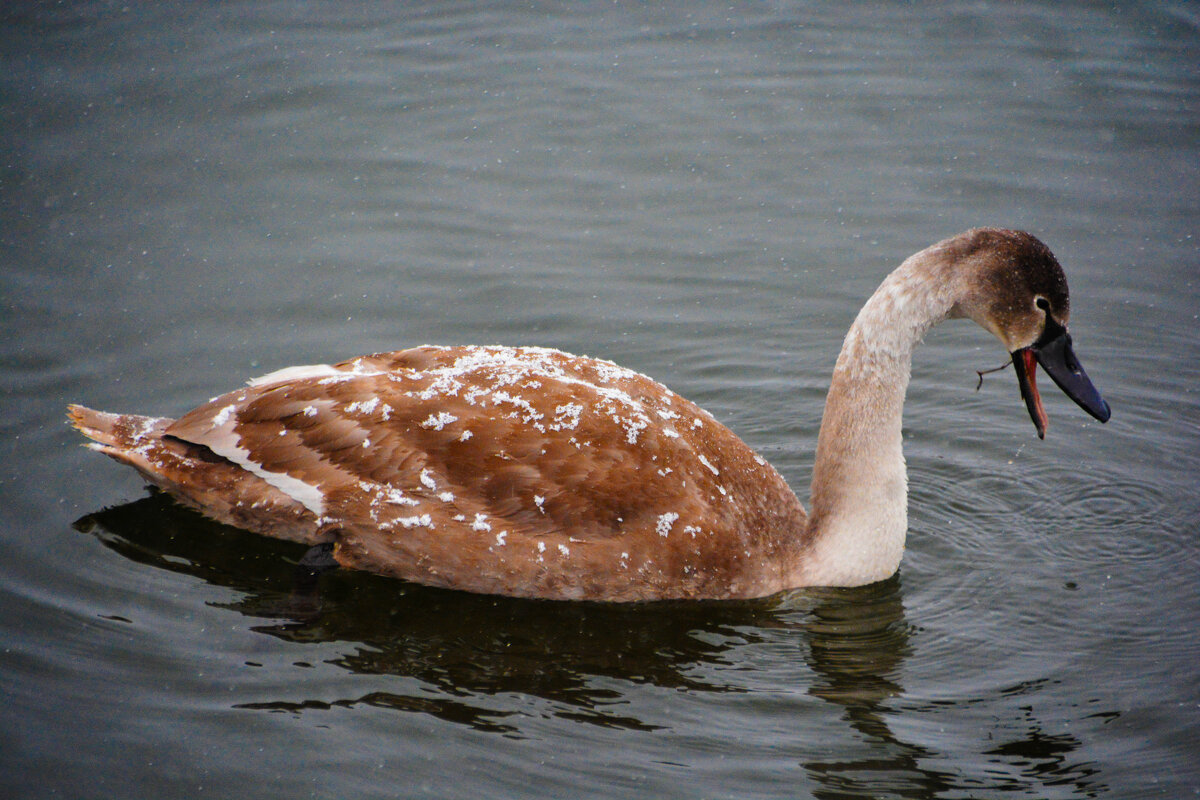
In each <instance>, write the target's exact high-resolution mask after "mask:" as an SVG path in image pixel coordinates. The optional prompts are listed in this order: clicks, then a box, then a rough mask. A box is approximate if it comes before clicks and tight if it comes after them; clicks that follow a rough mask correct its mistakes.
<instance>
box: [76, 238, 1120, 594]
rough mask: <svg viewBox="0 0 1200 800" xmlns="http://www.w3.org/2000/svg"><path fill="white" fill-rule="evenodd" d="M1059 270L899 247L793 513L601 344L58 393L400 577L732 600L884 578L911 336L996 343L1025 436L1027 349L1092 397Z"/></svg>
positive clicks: (901, 522)
mask: <svg viewBox="0 0 1200 800" xmlns="http://www.w3.org/2000/svg"><path fill="white" fill-rule="evenodd" d="M1068 315H1069V299H1068V294H1067V285H1066V280H1065V278H1064V276H1063V274H1062V270H1061V268H1060V267H1059V265H1058V262H1057V261H1056V260H1055V259H1054V256H1053V255H1052V254H1051V253H1050V251H1049V249H1047V248H1046V247H1045V245H1043V244H1042V243H1041V242H1039V241H1038V240H1037V239H1035V238H1034V237H1032V236H1030V235H1029V234H1025V233H1021V232H1017V231H1008V230H1001V229H976V230H972V231H968V232H966V233H964V234H960V235H959V236H956V237H953V238H951V239H947V240H945V241H943V242H939V243H938V244H936V245H933V246H932V247H930V248H927V249H925V250H923V251H921V252H920V253H917V254H916V255H914V256H912V257H910V258H909V259H908V260H906V261H905V262H904V263H903V264H902V265H901V266H900V267H899V268H897V269H896V270H895V271H894V272H893V273H892V274H891V275H890V276H888V277H887V279H886V280H884V282H883V283H882V285H881V286H880V287H879V289H878V290H877V291H876V292H875V294H874V295H873V296H872V297H871V298H870V300H868V301H867V303H866V305H864V306H863V308H862V310H861V311H860V313H859V315H858V317H857V319H856V320H855V322H854V324H853V326H852V327H851V329H850V332H849V333H848V334H847V336H846V339H845V342H844V344H843V347H842V351H841V355H840V356H839V357H838V360H837V363H836V365H835V368H834V373H833V378H832V380H831V385H830V390H829V395H828V399H827V402H826V406H825V414H824V419H823V421H822V425H821V432H820V435H819V438H818V442H817V457H816V463H815V467H814V473H813V480H812V488H811V511H810V512H809V513H808V514H806V513H805V510H804V508H803V507H802V506H801V504H800V502H799V500H797V498H796V496H795V494H794V493H793V492H792V490H791V489H790V488H788V486H787V484H786V482H785V481H784V480H783V478H782V477H781V476H780V475H779V473H778V472H776V471H775V469H774V468H772V467H771V466H770V464H768V463H767V462H766V461H765V460H764V459H763V458H761V457H760V456H758V455H757V454H755V453H754V452H753V451H752V450H751V449H750V448H749V447H748V446H747V445H746V444H745V443H743V442H742V441H741V440H740V439H739V438H738V437H737V436H736V435H734V434H733V433H732V432H731V431H730V430H729V429H727V428H726V427H725V426H723V425H721V424H720V423H718V422H717V421H716V420H715V419H713V417H712V416H711V415H709V414H708V413H707V412H705V411H704V410H703V409H701V408H699V407H698V406H696V405H695V404H693V403H691V402H690V401H688V400H686V399H684V398H682V397H680V396H679V395H677V394H675V393H674V392H672V391H671V390H670V389H667V388H666V387H665V386H663V385H662V384H659V383H657V382H655V381H653V380H651V379H650V378H647V377H646V376H644V375H640V374H638V373H636V372H633V371H631V370H627V369H624V368H622V367H619V366H617V365H616V364H613V363H611V362H608V361H602V360H598V359H593V358H587V357H580V356H573V355H569V354H566V353H562V352H559V351H556V350H549V349H545V348H535V347H432V346H426V347H418V348H414V349H410V350H403V351H399V352H394V353H382V354H376V355H370V356H364V357H361V358H356V359H351V360H349V361H344V362H341V363H339V364H334V365H315V366H304V367H291V368H288V369H284V370H280V371H278V372H274V373H271V374H269V375H266V376H263V377H261V378H257V379H255V380H253V381H251V382H250V383H249V384H248V385H246V386H245V387H243V388H241V389H238V390H236V391H233V392H230V393H228V394H225V395H222V396H220V397H217V398H214V399H213V400H211V401H209V402H208V403H206V404H204V405H202V406H200V407H198V408H196V409H194V410H192V411H190V412H188V413H187V414H185V415H183V416H182V417H180V418H179V419H168V418H159V417H143V416H138V415H132V414H109V413H106V412H99V411H93V410H91V409H87V408H83V407H81V406H72V407H71V408H70V411H69V414H70V418H71V421H72V423H73V424H74V425H75V426H76V427H77V428H78V429H79V430H80V431H81V432H83V433H84V434H85V435H87V436H88V437H90V438H92V439H93V440H94V442H93V443H92V444H91V446H92V447H93V448H94V449H96V450H98V451H100V452H103V453H105V454H107V455H109V456H111V457H113V458H115V459H116V460H118V461H120V462H122V463H125V464H128V465H130V466H132V467H134V468H135V469H137V470H138V471H139V472H140V473H141V474H142V475H143V476H145V477H146V479H147V480H149V481H150V482H151V483H153V484H155V485H157V486H159V487H160V488H162V489H163V490H165V491H167V492H168V493H170V494H171V495H172V496H174V497H176V498H177V499H179V500H180V501H182V502H183V503H185V504H187V505H190V506H192V507H194V508H197V509H198V510H200V511H201V512H203V513H204V514H206V515H208V516H209V517H211V518H213V519H216V520H218V521H220V522H223V523H227V524H231V525H235V526H238V527H242V528H246V529H249V530H252V531H256V532H259V533H262V534H266V535H269V536H275V537H278V538H284V539H290V540H295V541H299V542H304V543H308V544H312V545H317V544H328V545H331V546H332V549H333V555H334V558H335V559H336V560H337V562H338V563H340V564H342V565H344V566H348V567H353V568H359V569H365V570H369V571H372V572H377V573H381V574H384V575H391V576H395V577H399V578H403V579H406V580H412V581H417V582H420V583H425V584H430V585H435V586H443V587H448V588H456V589H462V590H467V591H474V592H484V593H493V594H504V595H516V596H526V597H538V598H551V599H586V600H603V601H639V600H655V599H666V598H696V599H699V598H746V597H760V596H766V595H770V594H774V593H776V592H779V591H783V590H785V589H790V588H795V587H800V586H814V585H822V586H829V585H839V586H853V585H861V584H866V583H870V582H873V581H877V580H882V579H884V578H886V577H888V576H889V575H891V574H892V573H893V572H895V571H896V569H897V568H898V566H899V564H900V560H901V557H902V555H903V550H904V540H905V534H906V531H907V480H906V474H905V467H904V456H903V453H902V451H901V422H902V412H903V404H904V395H905V391H906V389H907V385H908V380H909V372H910V364H911V360H912V351H913V348H914V346H915V344H916V343H917V342H918V341H919V340H920V338H921V337H922V335H923V334H924V333H925V332H926V331H927V330H928V329H929V328H930V327H931V326H932V325H934V324H936V323H938V322H940V321H942V320H944V319H947V318H953V317H967V318H970V319H974V320H975V321H976V322H978V323H979V324H980V325H982V326H983V327H984V328H985V329H987V330H989V331H991V332H992V333H993V334H995V335H996V336H997V337H998V338H999V339H1000V340H1001V342H1002V343H1003V344H1004V345H1005V347H1006V349H1007V350H1008V351H1009V352H1010V353H1012V354H1013V363H1014V366H1015V368H1016V371H1017V374H1018V379H1019V382H1020V386H1021V391H1022V394H1023V396H1024V397H1025V400H1026V404H1027V406H1028V408H1029V412H1030V414H1031V416H1032V417H1033V420H1034V423H1035V425H1036V426H1037V429H1038V434H1039V436H1041V435H1043V434H1044V431H1045V424H1046V419H1045V412H1044V411H1043V410H1042V406H1041V400H1040V396H1039V395H1038V391H1037V387H1036V382H1035V380H1034V372H1035V370H1036V366H1037V365H1039V364H1040V365H1041V366H1042V367H1043V369H1045V370H1046V371H1047V373H1048V374H1049V375H1050V376H1051V377H1052V378H1053V379H1054V380H1055V382H1056V383H1058V384H1059V386H1060V387H1061V388H1062V389H1063V390H1064V391H1065V392H1066V393H1067V394H1068V395H1069V396H1071V397H1072V398H1073V399H1075V400H1076V402H1077V403H1079V404H1080V405H1081V406H1082V407H1083V408H1084V409H1085V410H1087V411H1088V412H1089V413H1091V414H1092V415H1093V416H1095V417H1097V418H1098V419H1101V421H1104V420H1107V419H1108V416H1109V410H1108V406H1107V404H1105V403H1104V401H1103V400H1102V399H1101V398H1100V395H1099V394H1098V392H1096V390H1095V388H1094V387H1093V386H1092V384H1091V382H1090V381H1089V380H1088V378H1087V376H1086V374H1084V373H1083V370H1082V368H1081V367H1079V364H1078V361H1077V360H1076V359H1075V357H1074V353H1073V351H1072V349H1071V342H1070V337H1069V335H1068V334H1067V333H1066V322H1067V318H1068Z"/></svg>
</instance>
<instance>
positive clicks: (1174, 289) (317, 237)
mask: <svg viewBox="0 0 1200 800" xmlns="http://www.w3.org/2000/svg"><path fill="white" fill-rule="evenodd" d="M0 33H2V36H0V48H2V62H0V92H2V95H0V142H2V145H3V151H2V153H0V203H2V206H0V213H2V215H3V216H2V221H0V248H2V249H0V258H2V259H3V269H2V282H0V287H2V288H0V292H2V301H3V302H2V308H3V313H2V317H0V328H2V331H3V334H2V337H0V386H2V387H3V395H2V397H3V401H2V402H3V411H4V413H3V415H2V417H0V425H2V426H3V436H2V438H0V446H2V447H3V456H4V458H3V467H0V636H2V642H0V686H2V687H3V701H2V702H0V795H3V796H5V797H13V798H18V797H19V798H25V797H29V798H32V797H39V798H41V797H79V798H83V797H139V798H157V797H162V798H178V797H196V796H213V797H224V798H233V797H300V796H314V797H385V796H386V797H468V798H479V797H488V798H502V797H565V796H570V797H639V798H640V797H688V798H691V797H729V798H760V797H761V798H766V797H814V798H816V797H819V798H837V797H938V798H968V797H969V798H1000V797H1005V798H1007V797H1024V798H1091V797H1112V798H1135V797H1163V798H1179V797H1185V796H1194V795H1195V794H1197V792H1200V766H1197V765H1198V764H1200V747H1198V744H1197V742H1200V707H1198V703H1200V666H1198V665H1200V638H1198V633H1200V624H1198V623H1200V591H1198V587H1200V579H1198V567H1200V543H1198V540H1197V537H1198V533H1200V531H1198V528H1200V524H1198V523H1200V499H1198V495H1200V492H1198V491H1197V487H1198V483H1200V481H1198V478H1197V475H1200V401H1198V397H1197V387H1198V386H1200V346H1198V344H1197V342H1198V337H1200V327H1198V321H1197V320H1198V318H1200V286H1198V285H1197V283H1198V281H1200V247H1198V241H1197V237H1198V236H1200V14H1198V13H1197V10H1196V6H1195V5H1193V4H1189V3H1122V4H1117V5H1115V7H1108V6H1106V5H1100V4H1065V3H1057V2H1044V3H996V4H990V3H981V2H961V3H946V4H938V5H936V6H933V5H930V6H925V5H920V6H908V5H899V4H896V5H893V4H875V3H815V4H805V5H790V4H745V5H741V4H739V5H732V6H731V5H730V4H728V3H722V4H705V3H677V4H671V3H666V4H655V5H653V6H652V7H649V8H646V7H641V6H633V5H632V4H630V5H624V4H600V3H577V4H566V5H541V4H533V5H515V4H513V5H510V4H503V3H492V4H421V5H419V6H418V5H415V4H414V6H413V7H408V6H405V5H389V4H366V3H339V4H336V5H334V4H328V5H324V4H309V3H304V4H300V3H295V4H292V3H222V4H212V3H204V4H192V3H154V4H120V3H84V2H79V3H64V4H54V3H36V4H35V3H20V2H18V3H7V4H5V5H4V7H3V9H0ZM980 224H998V225H1006V226H1012V227H1021V228H1026V229H1028V230H1031V231H1033V232H1034V233H1035V234H1037V235H1038V236H1040V237H1042V238H1043V239H1044V240H1045V241H1046V242H1047V243H1048V244H1049V245H1050V246H1051V247H1052V249H1054V250H1055V252H1056V253H1057V254H1058V256H1059V258H1060V259H1061V260H1062V262H1063V263H1064V265H1065V267H1066V269H1067V273H1068V276H1069V278H1070V280H1071V285H1072V289H1073V319H1072V332H1073V334H1074V336H1075V340H1076V345H1077V349H1078V351H1079V352H1080V354H1081V357H1082V358H1083V360H1084V363H1085V364H1086V365H1087V367H1088V371H1089V373H1090V374H1091V375H1092V377H1093V379H1094V380H1095V381H1096V383H1097V384H1098V385H1099V386H1100V388H1101V389H1102V391H1103V392H1104V393H1105V395H1106V397H1107V399H1108V400H1109V402H1110V403H1111V405H1112V407H1113V409H1114V416H1113V419H1112V421H1111V422H1110V423H1109V424H1108V425H1105V426H1101V425H1099V424H1097V423H1095V422H1093V421H1091V420H1089V419H1088V418H1086V417H1085V416H1084V415H1083V414H1082V413H1081V412H1079V410H1078V409H1076V408H1075V407H1074V406H1073V405H1072V404H1070V402H1069V401H1067V400H1066V399H1065V398H1063V397H1061V396H1058V395H1057V393H1055V392H1053V389H1052V388H1051V389H1048V390H1047V404H1048V411H1049V413H1050V416H1051V429H1050V432H1049V434H1048V438H1047V440H1046V441H1045V442H1039V441H1038V440H1037V439H1036V437H1035V436H1034V434H1033V430H1032V426H1031V425H1030V423H1029V420H1028V417H1027V416H1026V415H1025V413H1024V411H1023V409H1022V408H1021V405H1020V401H1019V397H1018V395H1017V390H1016V386H1015V381H1014V380H1013V377H1012V375H1011V373H1010V372H1005V373H1000V374H998V375H994V376H989V377H988V378H987V379H986V380H985V381H984V384H983V388H982V390H981V391H979V392H978V393H976V392H975V390H974V385H975V380H976V379H975V374H974V370H976V369H983V368H986V367H990V366H995V365H996V364H998V363H1000V362H1001V361H1003V360H1004V354H1003V353H1002V352H1001V351H1000V349H999V348H998V347H996V345H995V343H994V342H993V341H992V340H991V339H990V337H988V336H987V335H986V334H985V333H983V332H981V331H979V330H977V329H975V328H973V327H972V326H970V325H969V324H965V323H953V324H948V325H946V326H944V327H943V328H939V329H938V330H936V331H935V332H933V333H932V334H931V335H930V336H929V337H928V341H927V342H926V345H925V346H924V348H923V349H922V350H920V351H919V352H918V354H917V358H916V363H915V365H914V376H913V382H912V386H911V389H910V392H909V404H908V407H907V416H906V420H907V423H908V431H907V433H906V454H907V456H908V461H909V470H910V483H911V489H912V492H911V498H910V504H911V508H910V523H911V533H910V538H909V549H908V553H907V555H906V557H905V561H904V564H903V566H902V568H901V571H900V574H899V575H898V576H897V577H896V578H894V579H892V580H890V581H887V582H884V583H882V584H879V585H875V586H871V587H866V588H862V589H855V590H822V591H811V592H801V593H797V594H795V595H793V596H789V597H785V598H776V599H774V600H772V601H766V602H758V603H733V604H692V605H688V604H683V605H679V604H666V605H657V606H650V607H636V608H611V607H605V606H593V605H572V604H547V603H534V602H523V601H514V600H506V599H498V598H491V597H475V596H468V595H461V594H458V593H453V592H444V591H435V590H429V589H424V588H421V587H415V586H410V585H407V584H402V583H399V582H396V581H391V580H385V579H381V578H377V577H373V576H370V575H362V574H335V575H332V576H328V577H327V578H326V579H324V580H323V582H322V583H321V584H320V585H319V586H318V587H317V589H316V591H315V593H312V592H311V591H310V590H309V587H306V586H304V585H302V584H297V583H296V581H295V579H294V574H293V572H294V562H295V561H296V559H298V558H299V556H300V554H301V553H300V551H299V548H296V547H292V546H290V545H287V544H283V543H278V542H273V541H268V540H264V539H261V538H259V537H255V536H252V535H249V534H245V533H241V532H238V531H233V530H228V529H222V528H218V527H215V526H213V525H211V524H208V523H205V522H203V521H202V520H198V519H196V518H195V517H193V516H191V515H189V514H187V513H184V512H181V511H178V510H176V509H174V508H173V507H171V506H170V505H169V504H167V503H164V502H162V501H161V500H159V499H142V498H144V496H145V495H144V492H143V490H142V489H141V488H140V485H139V482H138V480H137V479H136V476H134V475H133V474H132V473H130V472H127V471H122V470H121V469H120V468H118V467H117V466H116V465H113V464H111V463H109V462H108V461H107V460H104V459H102V458H100V457H98V456H95V455H94V454H91V453H88V452H86V451H84V450H82V449H81V448H79V447H77V444H78V443H79V438H78V437H77V436H75V435H73V433H72V432H71V431H69V430H68V429H67V428H66V427H65V425H64V424H63V423H62V411H63V406H64V405H65V404H66V403H67V402H71V401H75V402H83V403H86V404H89V405H93V406H96V407H101V408H107V409H113V410H130V411H142V412H149V413H164V414H177V413H179V412H182V411H184V410H186V409H187V408H189V407H190V406H191V405H194V404H195V403H197V402H199V401H202V400H204V399H206V398H208V397H209V396H211V395H213V394H216V393H218V392H220V391H223V390H226V389H228V388H232V387H233V386H235V385H236V384H238V383H239V382H240V381H241V380H243V379H245V378H247V377H250V376H252V375H256V374H262V373H264V372H267V371H269V370H271V369H275V368H278V367H282V366H286V365H288V364H293V363H311V362H314V361H327V360H330V359H337V358H342V357H348V356H351V355H356V354H359V353H364V352H370V351H375V350H383V349H397V348H400V347H406V346H411V345H416V344H420V343H424V342H436V343H456V342H477V343H492V342H505V343H524V344H540V345H550V346H557V347H561V348H564V349H567V350H570V351H574V352H584V353H589V354H593V355H599V356H604V357H608V358H612V359H614V360H617V361H619V362H621V363H623V364H625V365H627V366H630V367H632V368H635V369H638V370H641V371H643V372H647V373H649V374H651V375H653V376H655V377H657V378H659V379H661V380H663V381H665V382H666V383H667V384H668V385H670V386H672V387H673V388H674V389H676V390H677V391H679V392H681V393H683V394H685V395H686V396H688V397H690V398H691V399H693V400H696V401H697V402H699V403H701V404H702V405H704V406H705V407H707V408H708V409H710V410H711V411H712V412H713V413H714V414H716V415H717V417H718V418H720V419H722V420H723V421H725V422H726V423H727V424H729V425H730V426H731V427H732V428H733V429H734V430H736V431H738V432H739V433H740V434H742V435H743V436H744V438H745V439H747V441H749V442H750V443H751V444H752V445H753V446H755V447H756V448H758V449H760V451H761V452H763V453H764V455H766V456H767V457H768V458H770V459H771V460H772V462H774V463H775V464H776V465H777V466H779V468H780V469H781V470H782V471H783V472H784V474H785V475H786V476H787V477H788V479H789V481H791V483H792V484H793V486H795V487H796V488H797V489H798V490H799V494H800V495H801V497H802V498H804V497H805V495H806V494H807V481H808V474H809V468H810V466H811V461H812V456H811V454H812V448H813V444H814V442H815V438H816V427H817V425H818V423H819V420H820V412H821V403H822V400H823V395H824V390H825V386H826V382H827V380H828V374H829V371H830V369H831V366H832V363H833V359H834V356H835V355H836V350H837V347H838V345H839V342H840V340H841V337H842V335H843V334H844V332H845V329H846V327H847V326H848V325H849V323H850V321H851V320H852V318H853V316H854V314H855V312H856V311H857V308H858V305H859V304H860V303H861V302H862V300H863V299H864V298H865V297H866V296H867V295H868V294H869V293H870V291H871V290H872V289H873V287H874V286H875V284H876V283H877V282H878V281H879V279H880V278H881V277H882V276H883V275H884V274H885V273H886V272H887V271H888V270H889V269H890V268H891V267H893V266H895V265H896V264H898V263H899V262H900V260H902V259H903V258H904V257H905V256H907V255H908V254H909V253H911V252H913V251H915V250H917V249H919V248H921V247H923V246H925V245H927V244H929V243H931V242H933V241H935V240H937V239H940V238H942V237H944V236H946V235H949V234H952V233H955V232H957V231H959V230H961V229H964V228H967V227H971V226H974V225H980ZM1050 394H1054V395H1055V396H1053V397H1051V396H1049V395H1050ZM109 507H112V508H109Z"/></svg>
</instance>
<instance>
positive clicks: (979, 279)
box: [936, 228, 1111, 439]
mask: <svg viewBox="0 0 1200 800" xmlns="http://www.w3.org/2000/svg"><path fill="white" fill-rule="evenodd" d="M936 247H939V248H941V249H942V250H943V252H945V253H946V254H947V255H948V256H949V257H950V259H951V260H952V261H954V262H957V263H959V264H963V265H965V266H966V267H967V268H966V269H963V270H961V271H960V272H959V274H960V275H963V276H964V278H965V280H966V284H967V285H966V286H965V287H964V290H963V292H962V293H961V295H960V297H961V299H960V300H959V302H958V303H957V304H956V305H955V307H954V309H953V310H952V311H951V316H961V317H969V318H971V319H973V320H975V322H977V323H978V324H979V325H981V326H982V327H983V328H984V329H986V330H989V331H991V332H992V334H994V335H995V336H996V338H998V339H999V340H1000V341H1001V342H1002V343H1003V344H1004V347H1005V349H1006V350H1007V351H1008V352H1009V354H1010V355H1011V356H1012V363H1013V368H1014V369H1015V371H1016V373H1017V383H1018V384H1019V386H1020V389H1021V397H1022V398H1023V399H1024V400H1025V407H1026V408H1027V409H1028V410H1029V416H1030V418H1031V419H1032V420H1033V424H1034V427H1035V428H1037V434H1038V438H1043V439H1044V438H1045V436H1046V426H1047V424H1048V418H1047V416H1046V411H1045V409H1044V408H1043V407H1042V398H1041V395H1040V394H1039V393H1038V388H1037V367H1038V366H1039V365H1040V366H1041V368H1042V369H1043V370H1044V371H1045V372H1046V374H1047V375H1049V376H1050V379H1051V380H1053V381H1054V383H1055V384H1057V385H1058V388H1060V389H1061V390H1062V391H1063V393H1064V394H1066V395H1067V397H1070V398H1071V399H1072V400H1074V401H1075V402H1076V403H1077V404H1078V405H1079V407H1080V408H1082V409H1083V410H1084V411H1086V412H1087V413H1089V414H1091V415H1092V416H1093V417H1095V418H1096V419H1098V420H1100V421H1101V422H1107V421H1108V419H1109V417H1110V416H1111V411H1110V410H1109V407H1108V403H1106V402H1105V401H1104V398H1103V397H1101V396H1100V392H1099V391H1098V390H1097V389H1096V387H1095V386H1094V385H1093V384H1092V381H1091V379H1089V378H1088V376H1087V373H1086V372H1084V370H1083V365H1081V364H1080V363H1079V359H1078V358H1077V357H1076V356H1075V351H1074V348H1073V347H1072V344H1071V335H1070V334H1069V333H1067V321H1068V319H1069V318H1070V316H1071V300H1070V294H1069V293H1068V291H1067V278H1066V276H1065V275H1064V274H1063V270H1062V267H1061V266H1060V265H1059V263H1058V259H1056V258H1055V257H1054V254H1053V253H1051V252H1050V248H1048V247H1046V245H1044V244H1043V243H1042V242H1041V241H1039V240H1038V239H1037V238H1036V237H1034V236H1032V235H1030V234H1028V233H1024V232H1023V231H1012V230H1002V229H996V228H981V229H978V230H973V231H968V232H966V233H963V234H960V235H959V236H956V237H954V238H952V239H948V240H946V241H945V242H942V243H940V245H937V246H936Z"/></svg>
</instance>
